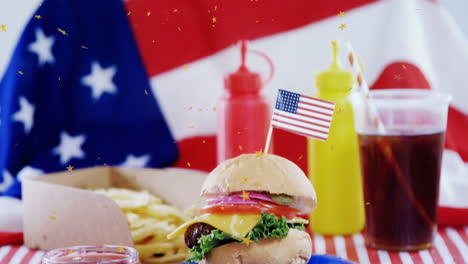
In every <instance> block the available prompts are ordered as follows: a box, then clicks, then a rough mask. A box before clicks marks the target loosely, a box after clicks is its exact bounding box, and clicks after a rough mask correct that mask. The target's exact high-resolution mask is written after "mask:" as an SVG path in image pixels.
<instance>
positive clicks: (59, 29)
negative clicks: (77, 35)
mask: <svg viewBox="0 0 468 264" xmlns="http://www.w3.org/2000/svg"><path fill="white" fill-rule="evenodd" d="M57 31H58V32H60V33H62V35H65V36H68V33H67V32H66V31H65V30H63V29H61V28H59V27H58V28H57Z"/></svg>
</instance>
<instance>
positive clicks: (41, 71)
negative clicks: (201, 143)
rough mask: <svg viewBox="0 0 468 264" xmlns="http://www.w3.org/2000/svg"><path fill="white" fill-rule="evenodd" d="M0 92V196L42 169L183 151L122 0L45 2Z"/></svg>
mask: <svg viewBox="0 0 468 264" xmlns="http://www.w3.org/2000/svg"><path fill="white" fill-rule="evenodd" d="M58 11H60V12H58ZM0 90H1V91H2V92H1V93H0V107H1V113H0V117H1V118H0V120H1V126H0V141H1V142H2V143H1V144H2V146H1V148H0V172H1V174H2V175H3V181H2V184H1V186H0V195H7V196H13V197H18V198H20V197H21V180H23V179H24V178H30V177H37V176H39V175H41V174H43V173H46V172H53V171H61V170H66V169H67V168H68V169H69V170H72V169H73V167H75V168H80V167H81V168H82V167H88V166H96V165H106V164H107V165H123V166H128V167H146V166H149V167H163V166H168V165H170V164H171V163H173V162H174V161H175V160H176V158H177V148H176V144H175V142H174V139H173V137H172V135H171V133H170V131H169V128H168V127H167V124H166V122H165V120H164V117H163V115H162V113H161V110H160V108H159V105H158V102H157V100H156V98H155V97H154V96H153V94H152V90H151V87H150V84H149V81H148V76H147V74H146V71H145V69H144V66H143V63H142V61H141V59H140V55H139V52H138V48H137V46H136V42H135V40H134V38H133V34H132V31H131V28H130V25H129V23H128V20H127V17H126V11H125V9H124V6H123V5H122V3H120V2H119V1H113V0H103V1H98V2H96V1H94V0H80V1H63V0H47V1H45V2H44V3H43V4H42V5H41V6H40V7H39V8H38V10H37V11H36V12H35V16H34V17H33V18H32V19H31V20H30V22H29V23H28V25H27V26H26V28H25V30H24V33H23V35H22V36H21V39H20V40H19V43H18V45H17V47H16V49H15V52H14V54H13V57H12V59H11V63H10V65H9V66H8V68H7V70H6V72H5V74H4V77H3V80H2V81H1V83H0ZM129 139H131V140H129Z"/></svg>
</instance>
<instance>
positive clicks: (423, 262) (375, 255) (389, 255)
mask: <svg viewBox="0 0 468 264" xmlns="http://www.w3.org/2000/svg"><path fill="white" fill-rule="evenodd" d="M311 237H312V244H313V247H312V251H313V254H332V255H337V256H341V257H342V258H346V259H348V260H350V261H353V262H356V263H360V264H370V263H372V264H379V263H380V264H388V263H392V264H393V263H401V264H449V263H450V264H453V263H455V264H458V263H468V226H466V227H464V228H463V227H461V228H452V227H447V228H445V227H443V228H439V230H438V234H437V236H436V238H435V243H434V246H433V247H432V248H430V249H428V250H421V251H418V252H387V251H382V250H375V249H369V248H366V246H365V243H364V236H363V235H362V234H354V235H352V236H351V235H348V236H322V235H318V234H311ZM43 255H44V251H36V250H31V249H28V248H27V247H25V246H20V245H16V246H3V247H0V264H37V263H40V261H41V259H42V256H43Z"/></svg>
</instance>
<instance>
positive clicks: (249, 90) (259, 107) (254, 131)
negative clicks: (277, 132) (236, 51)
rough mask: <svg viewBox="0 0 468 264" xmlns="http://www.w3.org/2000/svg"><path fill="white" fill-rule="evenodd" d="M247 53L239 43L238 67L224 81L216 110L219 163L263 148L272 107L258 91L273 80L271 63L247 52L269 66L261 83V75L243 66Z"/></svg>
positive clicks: (243, 45)
mask: <svg viewBox="0 0 468 264" xmlns="http://www.w3.org/2000/svg"><path fill="white" fill-rule="evenodd" d="M246 52H247V47H246V43H245V41H242V42H241V65H240V67H239V69H238V70H237V71H236V72H234V73H230V74H228V75H227V76H226V77H225V78H224V86H225V93H224V95H223V96H222V97H221V99H220V101H219V103H218V107H217V109H218V111H217V112H218V120H217V121H218V122H217V124H218V136H217V148H218V151H217V153H218V163H220V162H222V161H224V160H226V159H230V158H233V157H236V156H238V155H240V154H243V153H254V152H256V151H259V150H261V149H263V147H264V145H265V141H266V137H267V133H268V128H269V125H270V119H271V107H270V103H269V102H268V99H267V98H265V97H264V96H263V95H262V94H261V89H262V88H263V86H264V85H265V83H267V82H269V81H270V80H271V78H272V77H273V64H272V62H271V60H270V59H269V58H268V57H267V56H266V55H264V54H263V53H260V52H258V51H253V50H249V52H253V53H256V54H258V55H260V56H262V57H264V58H265V59H266V60H267V62H268V64H269V65H270V76H269V77H268V79H267V80H266V81H263V80H262V79H261V77H260V74H258V73H256V72H251V71H250V70H249V69H248V68H247V67H246V65H245V55H246ZM270 149H272V146H271V147H270ZM270 152H272V151H270Z"/></svg>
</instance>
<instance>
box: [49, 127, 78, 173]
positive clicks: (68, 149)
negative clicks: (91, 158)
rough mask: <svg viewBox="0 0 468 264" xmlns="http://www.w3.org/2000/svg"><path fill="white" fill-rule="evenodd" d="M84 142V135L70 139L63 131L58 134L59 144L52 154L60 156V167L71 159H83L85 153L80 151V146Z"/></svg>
mask: <svg viewBox="0 0 468 264" xmlns="http://www.w3.org/2000/svg"><path fill="white" fill-rule="evenodd" d="M85 140H86V136H85V135H78V136H75V137H72V136H70V135H68V134H67V132H65V131H64V132H62V133H61V134H60V144H59V145H58V146H57V147H55V148H54V149H53V150H52V152H53V153H54V154H57V155H60V162H61V163H62V165H65V164H67V163H68V162H69V161H70V160H71V159H72V158H78V159H82V158H84V157H85V153H84V151H83V150H82V149H81V145H83V143H84V142H85Z"/></svg>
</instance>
